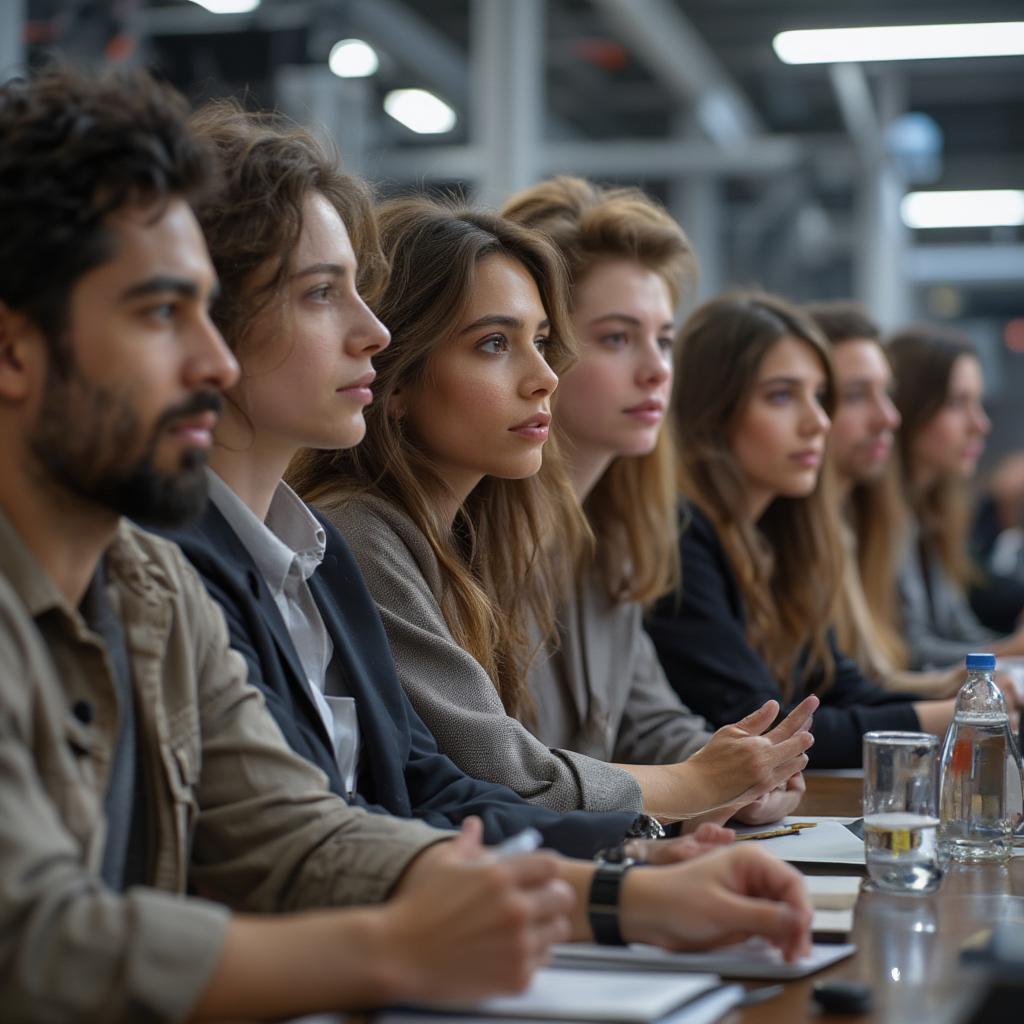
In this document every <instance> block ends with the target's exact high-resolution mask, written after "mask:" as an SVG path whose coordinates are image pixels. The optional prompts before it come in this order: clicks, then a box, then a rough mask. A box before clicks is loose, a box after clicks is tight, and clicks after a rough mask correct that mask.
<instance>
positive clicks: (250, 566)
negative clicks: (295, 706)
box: [203, 501, 334, 758]
mask: <svg viewBox="0 0 1024 1024" xmlns="http://www.w3.org/2000/svg"><path fill="white" fill-rule="evenodd" d="M205 518H206V522H205V523H204V524H203V525H204V532H206V534H207V535H208V536H209V538H210V539H211V540H212V542H213V543H214V544H215V545H216V547H217V550H218V552H219V553H220V554H221V555H222V556H223V557H226V558H227V559H229V560H230V561H231V562H232V563H233V565H234V566H235V568H236V569H237V570H238V572H239V573H240V574H241V575H242V576H243V577H245V579H246V582H247V585H248V588H249V592H250V593H251V594H252V596H253V598H254V600H255V601H256V603H257V605H258V607H259V611H260V615H261V616H262V618H263V621H264V622H265V623H266V625H267V628H268V629H269V631H270V634H271V636H272V637H273V638H274V643H275V645H276V646H277V649H278V652H279V653H280V655H281V660H282V662H283V664H284V665H285V667H286V668H287V671H288V683H289V686H290V688H291V690H292V695H293V697H294V699H295V700H296V702H297V703H299V704H300V705H301V706H302V707H303V708H304V709H305V712H306V714H307V715H308V716H309V719H310V721H311V722H313V723H314V726H315V728H316V730H317V734H318V735H319V737H320V739H321V740H322V741H323V742H324V744H325V745H326V747H327V750H328V751H330V753H331V757H332V758H333V756H334V746H333V744H332V743H331V737H330V735H329V734H328V732H327V727H326V726H325V725H324V721H323V718H322V717H321V715H320V710H319V709H318V708H317V706H316V704H315V703H314V701H313V698H312V696H311V695H310V693H309V689H308V684H307V682H306V671H305V669H304V668H303V667H302V662H301V661H300V660H299V654H298V651H296V650H295V643H294V641H293V640H292V637H291V634H290V633H289V632H288V627H287V626H286V625H285V624H284V620H283V619H282V618H281V613H280V611H279V610H278V607H277V603H276V602H275V601H274V596H273V594H271V593H270V588H269V587H268V586H267V584H266V581H265V580H264V579H263V576H262V574H261V573H260V571H259V569H258V568H257V567H256V563H255V562H254V561H253V559H252V556H251V555H250V554H249V552H248V550H247V549H246V547H245V545H244V544H243V543H242V542H241V541H240V540H239V539H238V535H237V534H236V533H235V531H234V530H232V529H231V526H230V524H229V523H228V521H227V520H226V519H225V518H224V516H223V515H221V513H220V510H219V509H218V508H217V506H216V505H214V504H213V502H212V501H211V502H208V503H207V510H206V513H205Z"/></svg>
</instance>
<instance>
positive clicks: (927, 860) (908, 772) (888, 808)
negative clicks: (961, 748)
mask: <svg viewBox="0 0 1024 1024" xmlns="http://www.w3.org/2000/svg"><path fill="white" fill-rule="evenodd" d="M938 749H939V740H938V737H937V736H932V735H931V734H929V733H923V732H869V733H865V734H864V851H865V859H866V861H867V869H868V875H869V877H870V878H871V881H872V882H873V883H874V885H875V886H876V887H877V888H879V889H885V890H887V891H889V892H905V893H926V892H934V891H935V889H936V888H938V885H939V882H940V881H941V879H942V869H941V868H940V866H939V860H938V849H937V842H936V828H937V827H938V824H939V816H938V807H937V800H938V792H939V758H938Z"/></svg>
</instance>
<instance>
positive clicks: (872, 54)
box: [772, 21, 1024, 64]
mask: <svg viewBox="0 0 1024 1024" xmlns="http://www.w3.org/2000/svg"><path fill="white" fill-rule="evenodd" d="M772 48H773V49H774V50H775V54H776V56H777V57H778V58H779V60H781V61H782V62H783V63H785V64H839V63H845V62H849V61H876V60H935V59H940V58H948V57H1009V56H1016V55H1018V54H1024V21H991V22H981V23H976V24H968V25H887V26H884V27H879V28H821V29H800V30H797V31H791V32H780V33H779V34H778V35H777V36H776V37H775V38H774V39H773V40H772Z"/></svg>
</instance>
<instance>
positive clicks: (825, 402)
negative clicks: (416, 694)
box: [650, 292, 952, 767]
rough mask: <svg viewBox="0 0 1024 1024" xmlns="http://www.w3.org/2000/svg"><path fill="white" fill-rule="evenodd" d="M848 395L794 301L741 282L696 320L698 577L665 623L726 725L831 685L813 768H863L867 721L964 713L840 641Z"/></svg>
mask: <svg viewBox="0 0 1024 1024" xmlns="http://www.w3.org/2000/svg"><path fill="white" fill-rule="evenodd" d="M833 403H834V381H833V370H832V361H831V356H830V353H829V350H828V345H827V342H826V341H825V339H824V338H823V337H822V336H821V334H820V332H819V331H818V330H817V328H816V327H815V326H814V324H813V323H812V322H810V321H809V320H808V318H807V317H806V316H804V315H803V314H802V313H801V312H799V311H798V310H797V309H795V308H794V307H792V306H790V305H789V304H788V303H786V302H785V301H783V300H782V299H779V298H777V297H775V296H771V295H766V294H760V293H756V292H737V293H734V294H731V295H725V296H722V297H720V298H718V299H714V300H712V301H711V302H709V303H706V304H705V305H704V306H702V307H701V308H700V309H698V310H697V311H696V312H695V313H694V314H693V315H692V316H691V317H690V319H689V320H688V321H687V323H686V324H685V325H684V326H683V329H682V332H681V336H680V339H679V348H678V352H677V357H676V392H675V395H674V396H673V401H672V412H673V421H674V427H675V430H676V442H677V444H678V446H679V482H680V487H681V490H682V493H683V495H684V496H685V499H686V504H685V506H684V509H685V514H684V522H683V525H682V530H681V534H680V551H681V557H682V565H683V583H682V586H681V588H680V589H679V590H678V591H677V593H676V594H674V595H670V596H669V597H667V598H665V599H663V600H662V601H661V602H660V603H659V605H658V607H657V609H656V611H655V613H654V614H653V616H652V619H651V622H650V629H651V633H652V636H653V638H654V641H655V645H656V646H657V648H658V653H659V655H660V657H661V660H662V665H663V666H664V667H665V670H666V673H667V675H668V678H669V681H670V682H671V683H672V685H673V686H674V687H675V689H676V691H677V692H678V693H679V694H680V696H681V697H682V698H683V699H684V700H685V701H686V702H687V703H688V704H689V705H690V706H691V707H693V708H695V710H698V711H700V712H701V713H702V714H704V715H705V717H707V718H708V719H709V720H710V721H711V722H716V721H722V720H727V719H730V718H734V717H736V716H737V715H739V714H743V713H745V712H746V711H747V710H749V709H750V708H751V707H756V706H757V705H758V704H760V703H761V702H763V701H764V700H765V699H766V698H767V697H774V698H776V699H778V700H780V702H781V703H782V704H783V705H784V706H788V705H790V704H792V703H793V702H794V701H795V700H797V699H798V698H799V697H800V696H802V695H803V694H805V693H810V692H814V693H817V694H818V695H819V696H820V697H821V699H822V705H821V707H820V708H819V709H818V711H817V712H816V714H815V716H814V723H813V726H812V731H813V732H814V735H815V741H816V742H815V745H814V747H813V748H812V749H811V754H810V757H811V765H812V767H854V766H856V765H859V764H860V759H861V736H862V735H863V733H864V732H866V731H867V730H869V729H912V730H916V729H923V730H925V731H932V732H937V731H941V730H942V729H944V728H945V726H946V723H947V721H948V719H949V715H950V713H951V710H952V707H951V702H949V701H930V702H918V703H914V702H912V701H910V700H908V699H906V698H905V697H904V696H900V695H892V694H887V693H885V692H884V691H882V690H880V689H879V688H877V687H875V686H874V685H872V684H871V683H869V682H868V681H867V680H866V679H865V678H864V677H863V675H862V674H861V673H860V671H859V670H858V669H857V667H856V665H855V664H854V663H853V662H852V661H851V660H850V659H849V658H847V657H845V656H844V655H843V654H841V652H840V651H839V650H838V649H837V647H836V645H835V642H834V638H833V636H832V632H831V624H832V622H833V619H834V613H835V606H836V599H837V595H838V590H839V583H840V573H841V569H842V556H841V550H840V546H839V543H840V542H839V536H838V528H837V520H836V515H835V503H834V499H833V498H832V496H831V493H830V490H831V488H832V486H833V481H832V480H831V475H830V470H829V467H828V465H827V464H826V465H824V467H823V460H824V453H825V438H826V435H827V433H828V430H829V426H830V421H829V412H830V411H831V409H832V407H833Z"/></svg>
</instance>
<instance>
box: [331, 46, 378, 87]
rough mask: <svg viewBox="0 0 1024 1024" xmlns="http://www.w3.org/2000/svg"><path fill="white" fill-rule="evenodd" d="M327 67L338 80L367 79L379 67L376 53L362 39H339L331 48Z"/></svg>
mask: <svg viewBox="0 0 1024 1024" xmlns="http://www.w3.org/2000/svg"><path fill="white" fill-rule="evenodd" d="M327 66H328V67H329V68H330V69H331V71H333V72H334V73H335V74H336V75H337V76H338V77H339V78H369V77H370V75H375V74H376V73H377V69H378V68H379V67H380V59H379V58H378V57H377V51H376V50H375V49H374V48H373V47H372V46H371V45H370V44H369V43H367V42H364V41H363V40H362V39H339V40H338V42H336V43H335V44H334V45H333V46H332V47H331V55H330V56H329V57H328V58H327Z"/></svg>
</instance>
